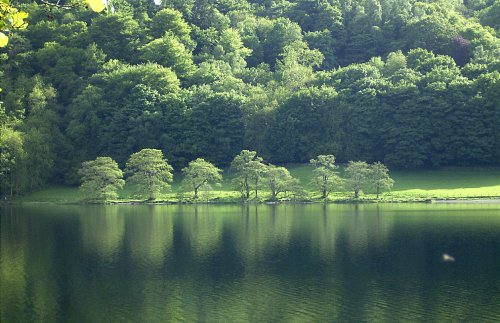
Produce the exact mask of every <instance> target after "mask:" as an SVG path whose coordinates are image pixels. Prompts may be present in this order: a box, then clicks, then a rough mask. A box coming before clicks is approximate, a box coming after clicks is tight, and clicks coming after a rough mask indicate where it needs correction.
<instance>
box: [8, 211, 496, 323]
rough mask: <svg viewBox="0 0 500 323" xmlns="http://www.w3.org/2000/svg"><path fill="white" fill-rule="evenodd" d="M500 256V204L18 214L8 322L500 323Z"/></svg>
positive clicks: (12, 234) (12, 214) (13, 222)
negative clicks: (450, 258) (446, 258)
mask: <svg viewBox="0 0 500 323" xmlns="http://www.w3.org/2000/svg"><path fill="white" fill-rule="evenodd" d="M499 247H500V205H426V204H415V205H411V204H402V205H379V206H377V205H360V206H355V205H328V206H323V205H287V206H284V205H281V206H249V207H245V206H236V205H235V206H197V207H196V206H43V205H41V206H39V205H37V206H29V207H28V206H26V207H9V208H3V209H1V245H0V274H1V277H0V278H1V286H0V287H1V288H0V296H1V298H0V311H1V317H0V321H1V322H2V323H4V322H28V321H39V322H164V321H189V322H191V321H205V322H221V321H223V322H242V321H252V322H289V321H294V322H319V321H321V322H324V321H349V322H361V321H370V322H376V321H392V322H395V321H398V322H400V321H406V322H413V321H419V322H431V321H473V322H487V321H491V322H494V321H496V322H498V321H500V250H499ZM443 253H448V254H450V255H452V256H454V257H455V258H456V261H455V262H443V260H442V255H443Z"/></svg>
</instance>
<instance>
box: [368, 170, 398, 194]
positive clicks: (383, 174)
mask: <svg viewBox="0 0 500 323" xmlns="http://www.w3.org/2000/svg"><path fill="white" fill-rule="evenodd" d="M369 177H370V178H369V181H370V184H371V185H372V186H373V188H374V189H375V192H376V193H377V199H378V197H379V195H380V193H381V192H382V191H384V190H390V189H391V188H392V186H393V185H394V180H393V179H392V178H390V177H389V170H388V169H387V167H386V166H385V165H384V164H382V163H380V162H376V163H373V165H370V173H369Z"/></svg>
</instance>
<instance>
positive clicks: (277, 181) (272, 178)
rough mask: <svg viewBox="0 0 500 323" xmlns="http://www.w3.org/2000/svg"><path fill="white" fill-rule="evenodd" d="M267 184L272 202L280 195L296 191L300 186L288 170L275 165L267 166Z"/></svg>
mask: <svg viewBox="0 0 500 323" xmlns="http://www.w3.org/2000/svg"><path fill="white" fill-rule="evenodd" d="M265 182H266V184H267V187H268V188H269V190H270V192H271V200H272V201H276V200H277V199H278V195H279V194H280V193H286V192H287V191H293V190H296V189H297V188H298V186H299V182H298V180H297V179H296V178H293V177H292V175H290V172H289V171H288V169H286V168H285V167H279V166H274V165H268V166H267V172H266V177H265Z"/></svg>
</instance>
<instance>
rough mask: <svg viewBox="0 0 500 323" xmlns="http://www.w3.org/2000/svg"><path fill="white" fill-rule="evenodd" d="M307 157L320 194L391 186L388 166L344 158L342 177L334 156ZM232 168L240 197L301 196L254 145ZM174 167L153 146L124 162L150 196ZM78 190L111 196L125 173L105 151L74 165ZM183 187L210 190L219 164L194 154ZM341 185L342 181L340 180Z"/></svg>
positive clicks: (295, 183)
mask: <svg viewBox="0 0 500 323" xmlns="http://www.w3.org/2000/svg"><path fill="white" fill-rule="evenodd" d="M310 163H311V164H312V165H313V166H314V167H315V168H314V171H313V172H314V176H313V181H312V183H311V184H313V186H314V188H315V189H316V190H318V191H319V192H320V193H321V198H323V199H327V198H328V195H329V194H330V193H331V192H333V191H335V190H339V189H340V188H342V187H345V188H348V189H350V190H352V191H353V192H354V197H355V198H358V197H359V192H360V191H362V190H363V189H364V188H366V187H367V186H368V185H371V186H372V187H373V188H374V189H375V190H376V194H377V199H378V197H379V194H380V193H381V192H382V191H383V190H388V189H390V188H391V187H392V185H393V183H394V181H393V180H392V179H391V178H390V177H389V173H388V169H387V168H386V167H385V166H384V165H383V164H381V163H375V164H373V165H369V164H367V163H366V162H362V161H357V162H349V164H348V165H347V167H346V169H345V173H346V175H347V177H346V179H345V180H344V179H342V178H340V177H339V175H338V172H337V168H338V166H337V165H335V156H333V155H320V156H318V157H317V158H316V159H312V160H311V161H310ZM231 171H232V172H234V178H233V180H232V184H233V186H234V188H235V189H237V190H238V191H240V192H241V195H242V198H243V199H245V200H249V199H250V198H251V192H253V194H254V195H253V197H254V198H255V199H257V198H258V192H259V190H260V189H262V188H265V189H267V190H268V192H269V193H270V200H272V201H275V200H278V199H279V198H280V197H282V196H287V195H288V194H287V193H291V195H292V196H293V197H295V198H305V195H306V193H305V191H304V189H303V188H302V186H301V185H300V182H299V180H298V179H296V178H294V177H293V176H292V175H291V174H290V172H289V171H288V169H286V168H285V167H280V166H275V165H272V164H265V163H264V161H263V159H262V158H261V157H259V156H257V153H256V152H255V151H249V150H242V151H241V152H240V154H238V155H237V156H236V157H235V158H234V159H233V162H232V163H231ZM172 172H173V168H172V166H170V165H169V164H168V162H167V160H166V159H165V158H164V157H163V153H162V152H161V151H160V150H158V149H143V150H141V151H139V152H136V153H134V154H132V155H131V156H130V158H129V160H128V161H127V163H126V166H125V175H126V176H127V182H128V183H130V184H132V186H133V187H134V188H135V190H136V193H137V195H139V196H143V197H146V198H148V199H150V200H153V199H155V198H156V197H157V196H158V194H159V193H160V192H162V191H165V190H169V189H170V188H171V186H170V185H171V184H172V182H173V174H172ZM78 173H79V175H80V177H81V182H82V184H81V187H80V188H81V190H82V191H83V192H84V194H85V196H86V198H87V199H88V200H93V201H105V200H110V199H116V198H117V197H118V194H117V192H118V190H120V189H122V188H123V186H124V185H125V180H124V179H123V177H124V173H123V172H122V170H121V169H120V168H119V166H118V164H117V163H116V162H115V161H114V160H113V159H112V158H110V157H97V158H96V159H95V160H92V161H86V162H84V163H82V167H81V168H80V170H79V172H78ZM182 173H183V175H184V177H183V180H182V185H183V189H184V190H186V189H187V190H190V191H192V192H193V198H194V199H195V200H196V199H198V198H199V192H200V191H201V190H209V189H210V188H211V186H212V185H214V184H215V185H218V184H220V182H221V181H222V174H221V173H222V170H221V169H219V168H217V167H216V166H214V165H213V164H212V163H210V162H207V161H206V160H204V159H203V158H197V159H195V160H193V161H191V162H189V164H188V166H187V167H185V168H183V169H182ZM344 185H345V186H344Z"/></svg>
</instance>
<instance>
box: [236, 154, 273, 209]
mask: <svg viewBox="0 0 500 323" xmlns="http://www.w3.org/2000/svg"><path fill="white" fill-rule="evenodd" d="M231 169H232V170H234V171H235V172H236V177H235V178H234V180H233V182H234V184H235V186H236V187H237V188H238V189H239V190H240V191H241V192H242V193H243V195H244V197H245V198H246V199H247V200H248V199H249V198H250V189H251V188H252V186H253V189H254V190H255V197H257V192H258V187H259V181H260V179H261V178H262V175H264V173H265V171H266V165H264V163H262V158H261V157H258V156H257V153H256V152H255V151H249V150H242V151H241V152H240V153H239V155H238V156H236V157H234V159H233V161H232V162H231Z"/></svg>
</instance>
